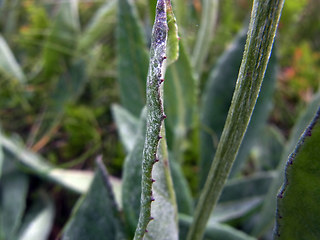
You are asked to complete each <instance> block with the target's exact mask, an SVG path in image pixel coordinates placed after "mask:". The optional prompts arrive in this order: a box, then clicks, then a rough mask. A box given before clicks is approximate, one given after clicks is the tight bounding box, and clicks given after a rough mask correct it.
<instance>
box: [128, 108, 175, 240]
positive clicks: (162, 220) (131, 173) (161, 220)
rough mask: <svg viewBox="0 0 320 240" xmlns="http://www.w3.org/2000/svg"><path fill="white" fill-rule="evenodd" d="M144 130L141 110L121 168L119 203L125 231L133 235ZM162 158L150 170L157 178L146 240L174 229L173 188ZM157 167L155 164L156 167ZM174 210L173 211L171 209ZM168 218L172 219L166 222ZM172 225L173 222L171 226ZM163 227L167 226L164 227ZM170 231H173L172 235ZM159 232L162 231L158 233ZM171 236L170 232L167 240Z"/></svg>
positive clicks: (143, 118)
mask: <svg viewBox="0 0 320 240" xmlns="http://www.w3.org/2000/svg"><path fill="white" fill-rule="evenodd" d="M145 133H146V112H145V111H143V112H142V113H141V117H140V123H139V128H138V132H137V137H136V140H135V145H134V147H133V149H132V151H131V152H130V153H129V155H128V156H127V158H126V160H125V165H124V170H123V188H122V205H123V211H124V214H125V217H126V221H127V223H128V231H129V232H130V233H131V234H132V236H133V234H134V231H135V228H136V226H137V223H138V219H139V212H140V195H141V175H142V170H141V168H142V162H141V160H142V152H143V146H144V142H145ZM162 159H163V160H162ZM164 161H166V160H165V159H164V158H161V157H159V162H158V163H157V164H156V165H155V167H154V170H153V171H152V177H153V178H154V179H155V180H156V182H155V183H153V190H152V191H153V197H154V198H155V201H154V202H153V203H152V209H151V213H152V217H153V218H154V220H153V221H152V222H150V224H149V225H148V234H147V235H146V236H145V239H158V238H157V237H161V236H165V235H164V234H167V233H168V232H171V233H172V231H173V230H174V232H176V231H177V229H175V227H176V226H175V223H174V213H175V203H174V202H173V200H174V199H173V196H172V195H173V189H172V186H171V185H170V182H171V180H170V170H169V169H168V165H166V164H168V163H165V162H164ZM156 166H158V167H156ZM172 211H173V212H172ZM172 214H173V216H172ZM170 219H172V220H173V222H171V221H169V220H170ZM171 224H173V225H171ZM163 228H166V229H165V230H164V229H163ZM174 232H173V234H174ZM160 233H161V234H160ZM172 236H173V235H171V236H170V235H169V236H168V237H169V238H168V239H174V238H172Z"/></svg>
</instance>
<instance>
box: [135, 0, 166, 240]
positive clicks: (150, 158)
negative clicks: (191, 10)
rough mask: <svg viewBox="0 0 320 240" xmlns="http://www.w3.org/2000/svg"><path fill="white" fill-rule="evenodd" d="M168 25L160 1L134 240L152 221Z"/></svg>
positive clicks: (153, 50) (139, 236)
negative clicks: (154, 169)
mask: <svg viewBox="0 0 320 240" xmlns="http://www.w3.org/2000/svg"><path fill="white" fill-rule="evenodd" d="M167 35H168V25H167V14H166V2H165V0H158V2H157V8H156V18H155V22H154V26H153V29H152V40H151V49H150V63H149V72H148V78H147V129H146V138H145V144H144V149H143V161H142V182H141V188H142V193H141V204H140V215H139V222H138V226H137V229H136V232H135V236H134V239H135V240H138V239H139V240H140V239H143V236H144V234H145V233H146V231H147V225H148V223H149V222H150V220H151V219H152V218H151V203H152V201H154V199H153V196H152V183H153V179H152V167H153V165H154V163H156V162H157V161H158V159H157V157H158V156H157V149H158V145H159V140H160V138H161V137H160V130H161V124H162V122H163V120H164V118H165V115H164V112H163V102H162V96H161V89H160V86H161V83H162V82H163V80H162V79H163V77H164V67H165V64H163V61H164V60H165V59H166V45H167Z"/></svg>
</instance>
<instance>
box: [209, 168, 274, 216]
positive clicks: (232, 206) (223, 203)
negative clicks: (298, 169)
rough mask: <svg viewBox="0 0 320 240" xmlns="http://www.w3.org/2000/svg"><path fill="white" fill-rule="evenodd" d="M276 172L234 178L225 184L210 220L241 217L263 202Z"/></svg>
mask: <svg viewBox="0 0 320 240" xmlns="http://www.w3.org/2000/svg"><path fill="white" fill-rule="evenodd" d="M275 176H276V174H275V173H274V172H269V173H264V174H259V175H256V176H251V177H247V178H244V179H232V180H229V181H228V182H227V184H226V185H225V187H224V189H223V191H222V193H221V196H220V198H219V202H218V204H217V207H216V209H215V211H214V212H213V214H212V216H211V218H210V221H215V222H221V221H229V220H231V219H235V218H239V217H242V216H244V215H245V214H247V213H248V212H249V211H251V210H252V209H254V208H256V207H257V206H258V205H260V204H261V202H262V200H263V196H264V195H265V194H266V193H267V192H268V190H269V187H270V184H271V181H272V180H273V179H274V178H275Z"/></svg>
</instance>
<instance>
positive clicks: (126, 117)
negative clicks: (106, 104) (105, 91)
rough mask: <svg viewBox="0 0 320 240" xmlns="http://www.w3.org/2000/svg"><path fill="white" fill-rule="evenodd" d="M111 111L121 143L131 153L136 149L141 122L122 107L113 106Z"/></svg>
mask: <svg viewBox="0 0 320 240" xmlns="http://www.w3.org/2000/svg"><path fill="white" fill-rule="evenodd" d="M111 109H112V114H113V118H114V121H115V122H116V125H117V129H118V134H119V136H120V139H121V142H122V144H123V145H124V147H125V149H126V151H127V152H130V151H132V149H133V147H134V143H135V139H136V135H137V128H138V125H139V121H138V119H137V118H136V117H134V116H133V115H132V114H131V113H130V112H129V111H128V110H126V109H125V108H123V107H121V106H120V105H117V104H113V105H112V107H111Z"/></svg>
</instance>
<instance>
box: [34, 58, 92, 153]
mask: <svg viewBox="0 0 320 240" xmlns="http://www.w3.org/2000/svg"><path fill="white" fill-rule="evenodd" d="M87 81H88V78H87V75H86V72H85V62H84V61H83V60H78V61H76V62H75V63H74V64H73V65H72V66H71V67H70V69H69V70H68V71H66V72H65V73H64V74H62V75H61V76H60V77H59V81H58V82H57V83H56V85H55V86H54V88H53V89H52V90H51V93H50V95H49V96H50V97H49V103H48V105H47V109H46V111H45V112H44V113H43V116H41V119H42V122H41V124H40V126H38V129H37V131H35V132H34V133H33V135H31V136H29V142H33V141H36V143H35V144H34V146H33V147H32V149H33V150H34V151H38V150H39V149H41V148H42V147H43V146H44V145H45V144H46V143H47V142H48V141H49V140H50V138H51V135H52V133H53V132H54V131H55V130H56V128H57V127H58V125H59V123H60V121H61V118H62V116H63V114H64V112H65V106H66V105H67V104H70V103H73V102H75V101H76V100H77V99H78V97H79V96H80V95H81V93H82V92H83V90H84V88H85V85H86V83H87ZM30 139H31V140H30Z"/></svg>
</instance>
